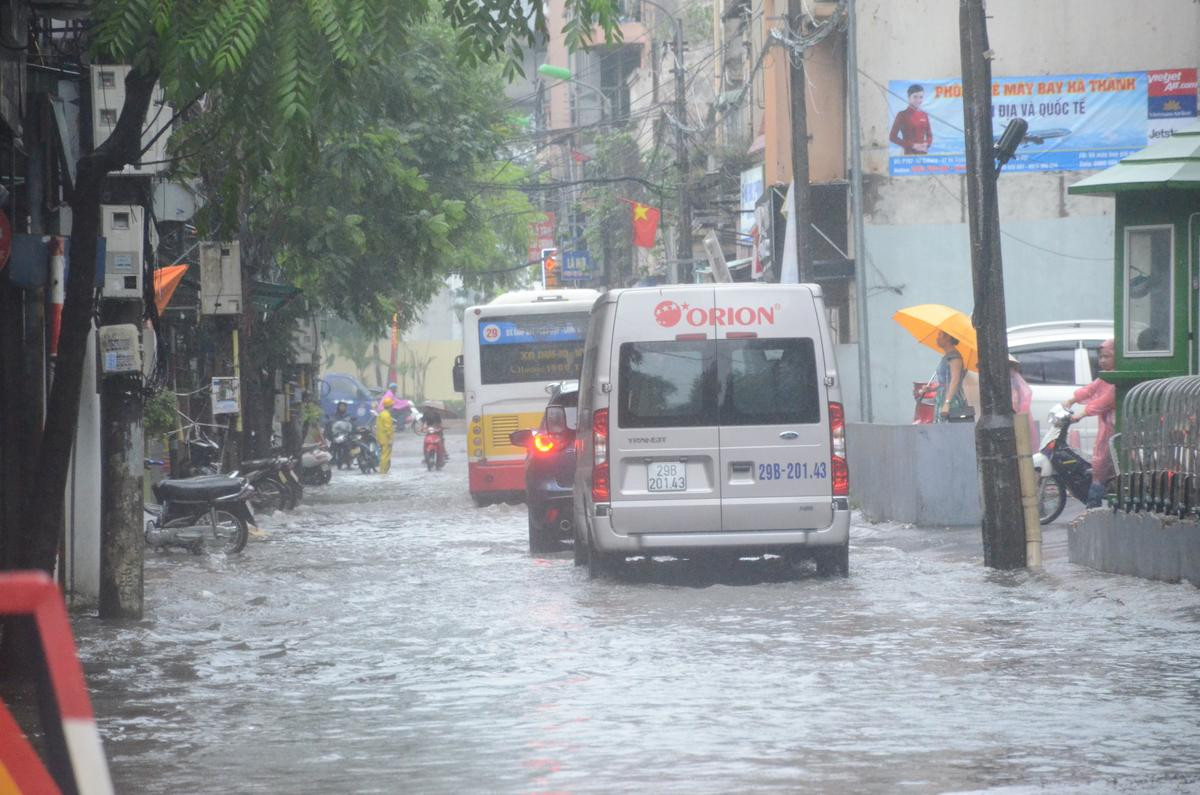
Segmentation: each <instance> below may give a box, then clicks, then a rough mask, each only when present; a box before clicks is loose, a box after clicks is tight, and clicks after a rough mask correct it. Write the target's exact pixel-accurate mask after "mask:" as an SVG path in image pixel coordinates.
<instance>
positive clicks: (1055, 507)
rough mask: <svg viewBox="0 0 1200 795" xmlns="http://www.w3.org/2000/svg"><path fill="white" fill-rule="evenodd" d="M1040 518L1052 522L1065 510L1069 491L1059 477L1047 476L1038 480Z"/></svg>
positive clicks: (1045, 521)
mask: <svg viewBox="0 0 1200 795" xmlns="http://www.w3.org/2000/svg"><path fill="white" fill-rule="evenodd" d="M1037 497H1038V519H1040V520H1041V522H1042V524H1050V523H1051V522H1053V521H1054V520H1055V519H1057V518H1058V515H1059V514H1060V513H1062V512H1063V508H1065V507H1066V505H1067V492H1066V489H1064V488H1063V487H1062V484H1061V483H1059V482H1058V479H1057V478H1054V477H1045V478H1040V479H1039V480H1038V490H1037Z"/></svg>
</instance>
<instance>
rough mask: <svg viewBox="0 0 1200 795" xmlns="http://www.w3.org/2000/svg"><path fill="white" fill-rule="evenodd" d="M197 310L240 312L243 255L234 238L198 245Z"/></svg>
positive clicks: (223, 312)
mask: <svg viewBox="0 0 1200 795" xmlns="http://www.w3.org/2000/svg"><path fill="white" fill-rule="evenodd" d="M200 313H201V314H203V315H240V314H241V313H242V255H241V246H240V245H239V244H238V243H237V242H236V241H233V242H229V243H201V244H200Z"/></svg>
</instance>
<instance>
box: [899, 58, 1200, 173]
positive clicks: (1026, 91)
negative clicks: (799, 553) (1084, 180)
mask: <svg viewBox="0 0 1200 795" xmlns="http://www.w3.org/2000/svg"><path fill="white" fill-rule="evenodd" d="M887 99H888V117H889V118H890V119H891V120H892V122H891V128H890V132H889V134H888V141H889V144H888V151H889V157H888V171H889V173H890V174H891V175H892V176H894V177H896V176H925V175H928V174H961V173H962V172H963V171H965V170H966V145H965V142H964V136H963V130H962V127H963V97H962V81H961V80H959V79H957V78H956V79H952V80H892V81H890V82H889V83H888V98H887ZM1018 117H1019V118H1023V119H1025V120H1026V121H1027V122H1029V132H1028V133H1027V134H1026V136H1025V141H1024V143H1022V144H1021V146H1020V148H1018V149H1017V154H1016V156H1015V157H1014V158H1013V159H1012V160H1011V161H1009V163H1008V164H1007V165H1006V166H1005V167H1004V170H1005V172H1006V173H1008V172H1013V171H1084V170H1095V169H1102V168H1107V167H1108V166H1111V165H1113V164H1115V163H1116V162H1117V161H1119V160H1120V159H1121V158H1123V157H1126V156H1128V155H1131V154H1133V153H1134V152H1137V151H1138V150H1140V149H1143V148H1145V147H1146V146H1147V145H1148V144H1150V143H1151V142H1153V141H1155V140H1157V139H1159V138H1166V137H1169V136H1170V135H1171V134H1172V133H1174V131H1175V130H1178V129H1181V128H1183V127H1186V126H1188V125H1189V124H1191V123H1192V122H1194V121H1195V119H1196V69H1195V68H1194V67H1192V68H1183V69H1156V70H1151V71H1145V72H1111V73H1107V74H1067V75H1038V76H1033V77H996V78H993V80H992V131H993V133H994V135H995V136H996V138H997V140H998V139H999V137H1000V135H1001V133H1003V132H1004V128H1005V127H1006V126H1007V125H1008V123H1009V122H1010V121H1012V120H1013V119H1015V118H1018Z"/></svg>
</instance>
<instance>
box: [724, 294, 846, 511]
mask: <svg viewBox="0 0 1200 795" xmlns="http://www.w3.org/2000/svg"><path fill="white" fill-rule="evenodd" d="M756 293H757V291H754V290H730V291H728V292H727V293H726V294H725V295H722V294H721V291H719V290H718V292H717V304H718V308H720V307H721V305H722V304H729V306H727V307H726V312H725V313H723V314H724V315H725V317H726V318H728V320H729V322H727V323H725V324H724V325H721V324H718V325H717V327H716V334H717V377H718V382H719V385H720V386H719V418H720V430H719V435H720V441H721V457H720V465H721V470H720V471H721V496H722V529H724V530H726V531H753V530H795V529H803V528H823V527H828V526H829V524H830V522H832V521H833V502H832V494H833V487H832V480H831V476H832V473H831V471H830V446H831V440H830V435H829V407H828V405H827V402H828V401H827V399H826V392H827V390H826V387H825V372H826V364H825V357H824V353H823V345H822V339H821V335H822V333H823V329H822V326H821V322H822V321H823V317H822V316H821V314H820V313H821V311H822V307H821V306H820V304H819V302H817V301H815V300H814V298H813V295H812V293H811V292H810V291H809V290H808V289H806V288H797V289H779V290H773V291H772V293H771V295H770V300H769V301H766V300H763V299H766V297H767V296H765V295H763V296H762V298H761V299H760V298H759V295H761V294H758V295H756Z"/></svg>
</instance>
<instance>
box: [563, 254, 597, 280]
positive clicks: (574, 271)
mask: <svg viewBox="0 0 1200 795" xmlns="http://www.w3.org/2000/svg"><path fill="white" fill-rule="evenodd" d="M595 273H596V268H595V265H594V263H593V262H592V255H591V254H589V253H588V251H587V249H574V250H569V251H564V252H563V253H562V273H561V277H560V278H562V279H565V280H567V281H585V280H588V279H591V278H592V276H593V275H595Z"/></svg>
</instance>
